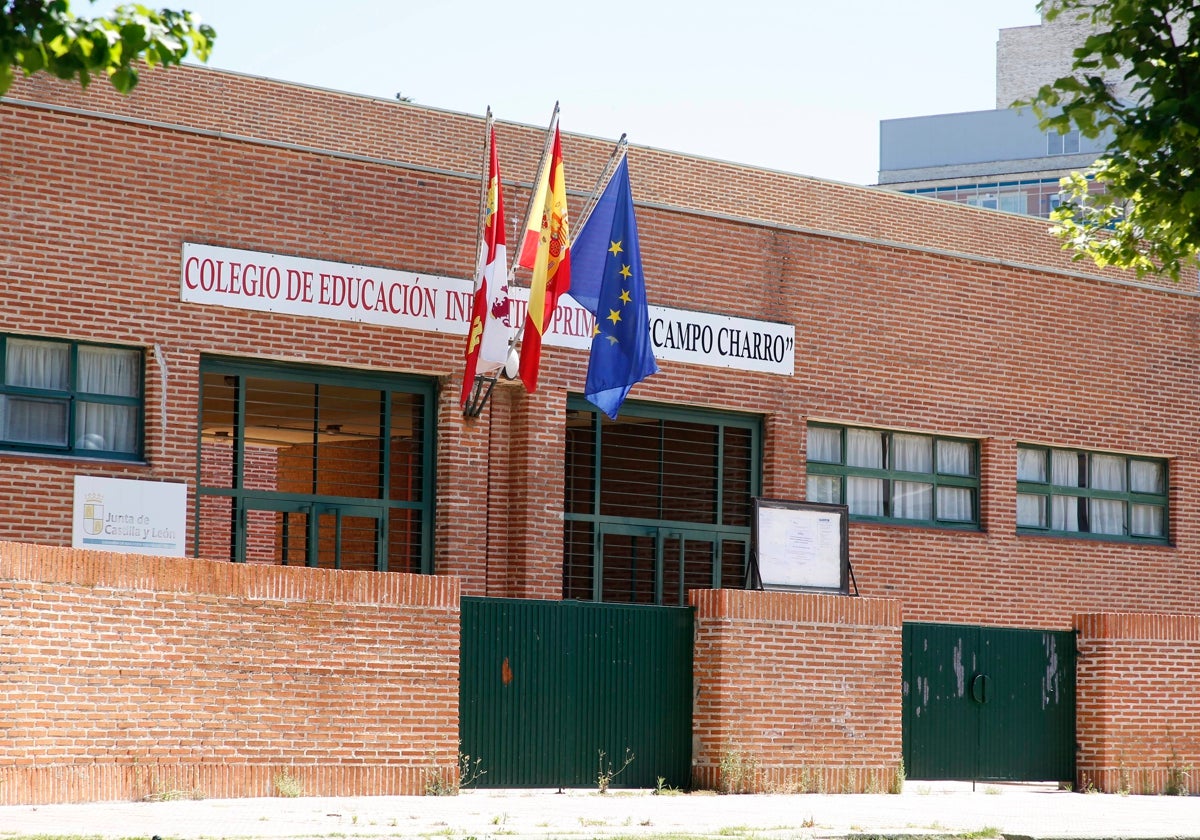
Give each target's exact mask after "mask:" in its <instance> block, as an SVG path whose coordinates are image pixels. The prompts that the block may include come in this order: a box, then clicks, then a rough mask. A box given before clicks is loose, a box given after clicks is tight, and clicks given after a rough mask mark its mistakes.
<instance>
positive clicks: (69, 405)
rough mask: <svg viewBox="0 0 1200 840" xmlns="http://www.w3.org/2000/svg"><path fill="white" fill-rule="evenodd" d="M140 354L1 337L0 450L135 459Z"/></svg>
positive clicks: (141, 412)
mask: <svg viewBox="0 0 1200 840" xmlns="http://www.w3.org/2000/svg"><path fill="white" fill-rule="evenodd" d="M144 367H145V352H144V351H143V350H142V349H141V348H139V347H129V346H127V345H125V346H122V345H115V344H99V343H93V342H83V341H70V340H66V339H56V338H44V337H41V336H28V335H0V449H3V450H5V451H10V452H30V453H41V454H58V455H68V456H75V457H87V458H105V459H110V460H116V461H140V460H142V457H143V455H142V452H143V450H142V447H143V432H144V423H145V407H144V402H143V393H144V389H143V377H144V375H145V370H144Z"/></svg>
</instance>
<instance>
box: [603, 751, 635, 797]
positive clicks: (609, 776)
mask: <svg viewBox="0 0 1200 840" xmlns="http://www.w3.org/2000/svg"><path fill="white" fill-rule="evenodd" d="M596 752H598V753H600V767H599V770H598V772H597V774H596V787H597V789H598V790H599V792H600V793H608V786H609V785H610V784H612V780H613V779H615V778H616V777H617V776H619V775H621V773H623V772H624V771H625V768H626V767H628V766H629V765H630V764H632V763H633V759H634V758H635V757H636V756H634V754H633V750H631V749H629V747H626V748H625V762H624V763H623V764H622V765H621V766H620V767H619V768H617V769H616V770H613V766H612V762H611V761H610V762H608V765H607V766H606V765H605V763H604V758H605V756H607V755H608V753H606V752H605V751H604V750H597V751H596Z"/></svg>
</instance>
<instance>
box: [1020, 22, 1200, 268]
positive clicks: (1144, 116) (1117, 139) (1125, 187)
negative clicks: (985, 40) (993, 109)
mask: <svg viewBox="0 0 1200 840" xmlns="http://www.w3.org/2000/svg"><path fill="white" fill-rule="evenodd" d="M1038 8H1039V9H1040V10H1041V11H1043V12H1044V13H1045V15H1046V18H1047V19H1048V20H1053V19H1054V18H1056V17H1058V16H1059V15H1071V16H1073V17H1078V18H1080V19H1082V20H1087V21H1090V23H1091V25H1092V33H1091V34H1090V35H1089V36H1088V37H1087V39H1086V41H1085V42H1084V44H1083V46H1081V47H1080V48H1078V49H1077V50H1075V53H1074V63H1073V65H1072V73H1071V74H1070V75H1068V76H1064V77H1063V78H1060V79H1058V80H1057V81H1055V82H1054V83H1052V84H1050V85H1045V86H1043V87H1042V88H1041V89H1040V90H1039V91H1038V92H1037V94H1036V95H1035V96H1034V97H1033V98H1032V99H1031V100H1029V101H1028V102H1023V103H1018V104H1021V105H1026V104H1027V105H1032V106H1033V108H1034V112H1035V113H1036V114H1037V116H1038V118H1039V120H1040V122H1041V126H1042V129H1043V130H1049V129H1055V130H1057V131H1059V132H1061V133H1066V132H1067V131H1069V130H1071V128H1072V127H1074V128H1078V129H1079V132H1080V133H1081V134H1082V135H1083V136H1085V137H1089V138H1093V139H1094V138H1097V137H1100V136H1101V135H1102V134H1105V132H1111V137H1112V139H1111V141H1110V142H1109V144H1108V146H1107V148H1106V150H1105V152H1104V155H1103V156H1102V157H1101V158H1100V159H1099V160H1097V161H1096V163H1095V164H1094V165H1093V167H1092V168H1091V169H1089V170H1088V171H1087V172H1086V173H1075V174H1073V175H1072V176H1071V177H1070V178H1066V179H1063V186H1064V199H1065V200H1064V202H1063V204H1062V205H1061V206H1060V207H1059V208H1058V210H1056V211H1055V213H1054V214H1053V215H1052V216H1051V219H1052V220H1053V221H1054V222H1055V228H1054V233H1055V234H1056V235H1057V236H1058V237H1059V238H1060V239H1062V240H1063V242H1064V247H1066V248H1070V249H1073V250H1074V251H1075V252H1076V254H1075V258H1076V259H1082V258H1089V257H1090V258H1091V259H1093V260H1095V262H1096V263H1097V264H1098V265H1100V266H1102V267H1103V266H1107V265H1112V266H1118V267H1121V268H1131V269H1134V270H1136V271H1137V273H1138V275H1139V276H1144V275H1147V274H1157V275H1165V276H1169V277H1171V278H1173V279H1175V280H1178V279H1179V276H1180V273H1181V272H1182V271H1184V270H1186V269H1194V268H1195V267H1196V265H1197V253H1198V251H1200V15H1196V14H1195V13H1194V11H1195V8H1196V4H1195V2H1194V0H1041V2H1039V3H1038ZM1105 77H1108V78H1109V79H1113V78H1123V79H1125V80H1126V81H1127V82H1129V83H1131V86H1132V93H1131V94H1130V96H1128V97H1127V98H1120V97H1119V96H1118V95H1117V94H1116V93H1115V92H1114V90H1113V88H1112V87H1111V86H1110V85H1108V84H1106V82H1105ZM1089 179H1094V180H1095V182H1096V185H1097V186H1099V187H1101V188H1102V191H1101V192H1097V191H1096V190H1091V191H1090V192H1089Z"/></svg>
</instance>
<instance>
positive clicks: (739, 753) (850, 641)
mask: <svg viewBox="0 0 1200 840" xmlns="http://www.w3.org/2000/svg"><path fill="white" fill-rule="evenodd" d="M688 602H689V603H690V604H691V605H692V606H693V607H695V608H696V646H695V654H694V664H693V672H694V674H695V681H696V700H695V710H694V717H693V722H692V731H693V744H694V747H693V754H692V762H693V768H694V769H693V780H692V781H693V784H694V785H696V786H697V787H701V788H716V789H719V790H720V789H723V790H731V791H749V792H772V793H774V792H778V793H803V792H828V793H840V792H845V793H861V792H879V793H886V792H888V791H889V790H893V789H894V788H895V786H896V784H897V783H898V782H899V781H900V777H899V774H898V771H899V769H900V761H901V755H902V747H901V715H902V706H901V699H902V698H901V617H900V602H899V601H894V600H891V599H868V598H849V597H844V596H838V595H818V594H806V593H794V592H747V591H743V590H733V589H719V590H693V591H691V592H689V593H688Z"/></svg>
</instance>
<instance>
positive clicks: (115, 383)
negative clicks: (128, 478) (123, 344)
mask: <svg viewBox="0 0 1200 840" xmlns="http://www.w3.org/2000/svg"><path fill="white" fill-rule="evenodd" d="M78 356H79V385H78V390H79V391H81V392H85V393H88V394H109V395H112V396H121V397H136V396H137V395H138V394H139V393H140V392H141V383H140V382H139V381H138V371H139V367H140V366H139V365H138V351H136V350H120V349H117V348H113V347H80V348H79V354H78ZM137 443H138V441H137V409H136V408H134V407H133V406H129V405H107V404H104V403H95V402H87V401H84V400H80V401H79V402H78V403H77V404H76V408H75V447H76V448H77V449H100V450H108V451H112V452H136V451H137Z"/></svg>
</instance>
